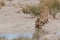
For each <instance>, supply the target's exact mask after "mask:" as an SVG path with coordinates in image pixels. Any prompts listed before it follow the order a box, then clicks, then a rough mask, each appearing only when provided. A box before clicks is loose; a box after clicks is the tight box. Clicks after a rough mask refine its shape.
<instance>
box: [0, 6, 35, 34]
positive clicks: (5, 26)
mask: <svg viewBox="0 0 60 40" xmlns="http://www.w3.org/2000/svg"><path fill="white" fill-rule="evenodd" d="M16 11H17V9H15V8H13V7H3V8H2V9H0V33H22V32H32V31H33V30H34V18H31V17H30V15H26V14H23V13H22V14H19V13H17V12H16ZM29 30H30V31H29Z"/></svg>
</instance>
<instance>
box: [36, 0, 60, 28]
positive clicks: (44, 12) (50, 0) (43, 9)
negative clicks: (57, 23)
mask: <svg viewBox="0 0 60 40" xmlns="http://www.w3.org/2000/svg"><path fill="white" fill-rule="evenodd" d="M59 9H60V0H40V15H39V18H38V19H37V21H36V22H35V28H42V26H43V25H44V24H45V23H47V22H48V15H49V14H51V15H52V16H53V17H54V18H55V14H56V12H59V11H60V10H59ZM57 10H58V11H57Z"/></svg>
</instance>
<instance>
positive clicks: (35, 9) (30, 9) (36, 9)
mask: <svg viewBox="0 0 60 40" xmlns="http://www.w3.org/2000/svg"><path fill="white" fill-rule="evenodd" d="M22 11H23V13H26V14H34V16H36V15H38V14H39V11H40V7H39V5H38V6H36V5H30V6H29V5H27V6H26V7H25V8H23V10H22Z"/></svg>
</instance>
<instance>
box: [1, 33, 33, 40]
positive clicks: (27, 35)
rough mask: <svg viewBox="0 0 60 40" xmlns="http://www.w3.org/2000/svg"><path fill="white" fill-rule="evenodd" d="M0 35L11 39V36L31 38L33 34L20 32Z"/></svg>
mask: <svg viewBox="0 0 60 40" xmlns="http://www.w3.org/2000/svg"><path fill="white" fill-rule="evenodd" d="M0 36H1V37H3V36H5V37H6V38H8V39H9V40H12V39H13V38H17V37H27V38H32V36H33V34H32V33H22V34H0Z"/></svg>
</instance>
